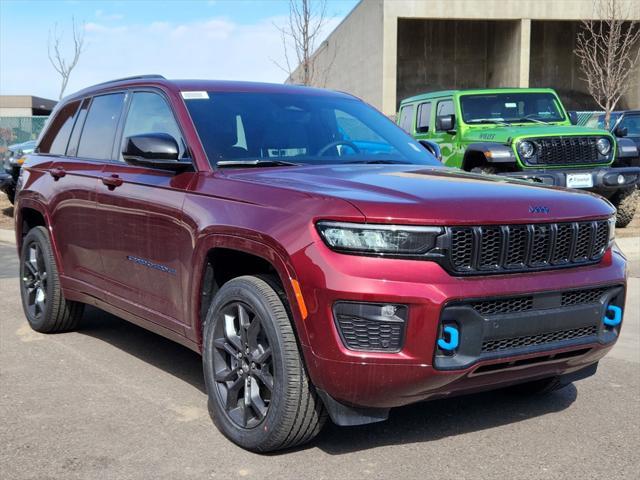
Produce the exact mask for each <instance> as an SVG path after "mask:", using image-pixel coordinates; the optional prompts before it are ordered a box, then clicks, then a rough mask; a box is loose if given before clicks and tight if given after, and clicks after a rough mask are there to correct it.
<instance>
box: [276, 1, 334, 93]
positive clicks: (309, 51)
mask: <svg viewBox="0 0 640 480" xmlns="http://www.w3.org/2000/svg"><path fill="white" fill-rule="evenodd" d="M326 23H327V1H326V0H289V22H288V24H287V25H286V26H284V27H280V26H278V25H276V28H277V29H278V30H279V31H280V34H281V35H282V46H283V47H284V60H285V64H284V65H282V64H280V63H278V62H274V63H275V64H276V65H277V66H278V67H280V69H282V70H283V71H284V72H285V73H287V74H288V75H289V78H292V77H293V76H294V73H295V77H296V78H295V80H296V81H297V82H298V83H301V84H303V85H322V84H324V78H322V77H323V75H326V73H327V70H328V69H329V68H330V67H331V64H332V63H333V62H328V63H327V68H326V69H325V71H324V72H320V71H318V70H319V69H318V67H317V65H316V64H315V63H316V62H314V52H315V50H316V45H317V42H318V40H319V37H320V35H322V33H323V29H324V27H325V25H326ZM322 46H324V47H328V45H324V44H323V45H322ZM334 50H335V49H334ZM291 51H293V55H292V52H291ZM292 56H295V59H296V61H297V66H293V68H292V65H291V57H292Z"/></svg>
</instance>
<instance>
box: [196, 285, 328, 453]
mask: <svg viewBox="0 0 640 480" xmlns="http://www.w3.org/2000/svg"><path fill="white" fill-rule="evenodd" d="M283 298H284V295H283V293H282V292H281V291H280V288H279V286H278V284H277V283H276V281H275V279H273V278H272V277H255V276H243V277H238V278H235V279H233V280H230V281H229V282H227V283H225V284H224V285H223V286H222V288H220V290H219V291H218V292H217V294H216V296H215V298H214V300H213V302H212V304H211V306H210V308H209V311H208V314H207V319H206V323H205V326H204V333H203V346H202V348H203V352H202V354H203V362H204V377H205V383H206V386H207V392H208V395H209V413H210V415H211V417H212V419H213V421H214V423H215V424H216V426H217V427H218V428H219V429H220V431H222V433H223V434H224V435H225V436H227V437H228V438H229V439H230V440H231V441H233V442H234V443H236V444H238V445H239V446H241V447H243V448H246V449H248V450H253V451H258V452H269V451H274V450H279V449H283V448H289V447H294V446H296V445H300V444H302V443H305V442H308V441H309V440H311V439H312V438H313V437H315V436H316V435H317V434H318V433H319V432H320V429H321V428H322V425H323V424H324V422H325V419H326V414H325V412H324V408H323V405H322V403H321V401H320V399H319V398H318V396H317V395H316V392H315V391H314V389H313V386H312V385H311V384H310V382H309V379H308V377H307V374H306V372H305V369H304V365H303V362H302V358H301V356H300V352H299V351H298V345H297V342H296V338H295V334H294V332H293V328H292V325H291V320H290V318H289V315H288V313H287V309H286V308H285V304H284V303H283ZM285 301H286V300H285Z"/></svg>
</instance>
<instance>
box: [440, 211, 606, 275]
mask: <svg viewBox="0 0 640 480" xmlns="http://www.w3.org/2000/svg"><path fill="white" fill-rule="evenodd" d="M448 232H449V234H450V239H451V240H450V241H451V244H450V248H449V263H450V266H451V268H452V269H453V270H454V272H457V273H470V274H473V273H491V272H503V273H504V272H507V271H526V270H539V269H548V268H558V267H562V266H568V265H575V266H579V265H584V264H588V263H595V262H597V261H599V260H600V259H601V258H602V256H603V255H604V252H605V250H606V247H607V243H608V239H609V223H608V222H607V220H599V221H595V222H572V223H540V224H531V225H503V226H477V227H451V228H449V229H448Z"/></svg>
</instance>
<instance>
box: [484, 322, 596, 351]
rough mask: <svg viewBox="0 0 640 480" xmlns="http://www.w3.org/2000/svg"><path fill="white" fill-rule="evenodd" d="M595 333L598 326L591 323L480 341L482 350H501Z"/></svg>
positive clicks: (571, 338)
mask: <svg viewBox="0 0 640 480" xmlns="http://www.w3.org/2000/svg"><path fill="white" fill-rule="evenodd" d="M597 333H598V327H596V326H595V325H592V326H589V327H582V328H575V329H571V330H560V331H556V332H549V333H540V334H538V335H528V336H524V337H513V338H502V339H499V340H487V341H485V342H483V343H482V352H483V353H484V352H499V351H501V350H511V349H515V348H522V347H530V346H534V345H544V344H547V343H553V342H561V341H563V340H573V339H576V338H582V337H589V336H592V335H596V334H597Z"/></svg>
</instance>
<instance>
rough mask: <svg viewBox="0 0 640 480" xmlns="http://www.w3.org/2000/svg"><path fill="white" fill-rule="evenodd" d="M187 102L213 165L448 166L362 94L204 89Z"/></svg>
mask: <svg viewBox="0 0 640 480" xmlns="http://www.w3.org/2000/svg"><path fill="white" fill-rule="evenodd" d="M185 96H186V97H189V96H190V95H185ZM185 102H186V105H187V108H188V109H189V113H190V114H191V118H192V119H193V122H194V124H195V127H196V129H197V131H198V135H199V136H200V139H201V141H202V145H203V147H204V149H205V151H206V153H207V156H208V157H209V162H210V163H211V164H212V165H218V166H235V165H239V164H242V163H245V164H246V165H247V166H273V165H289V164H329V163H408V164H423V165H440V163H439V162H438V161H437V160H435V158H434V157H433V156H432V155H431V154H429V153H428V152H427V151H426V150H425V149H424V147H422V145H420V144H419V143H417V142H416V141H415V140H413V139H412V138H411V137H410V136H409V135H407V134H406V133H405V132H403V131H402V130H401V129H400V128H398V127H397V126H396V125H395V124H394V123H393V122H392V121H391V120H389V119H388V118H386V117H385V116H384V115H382V114H381V113H379V112H378V111H376V110H375V109H373V108H372V107H369V106H368V105H366V104H365V103H363V102H361V101H359V100H356V99H351V98H343V97H338V96H328V95H327V96H324V95H322V96H321V95H305V94H282V93H275V94H274V93H245V92H206V93H205V92H199V95H198V96H197V98H190V99H186V100H185Z"/></svg>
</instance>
